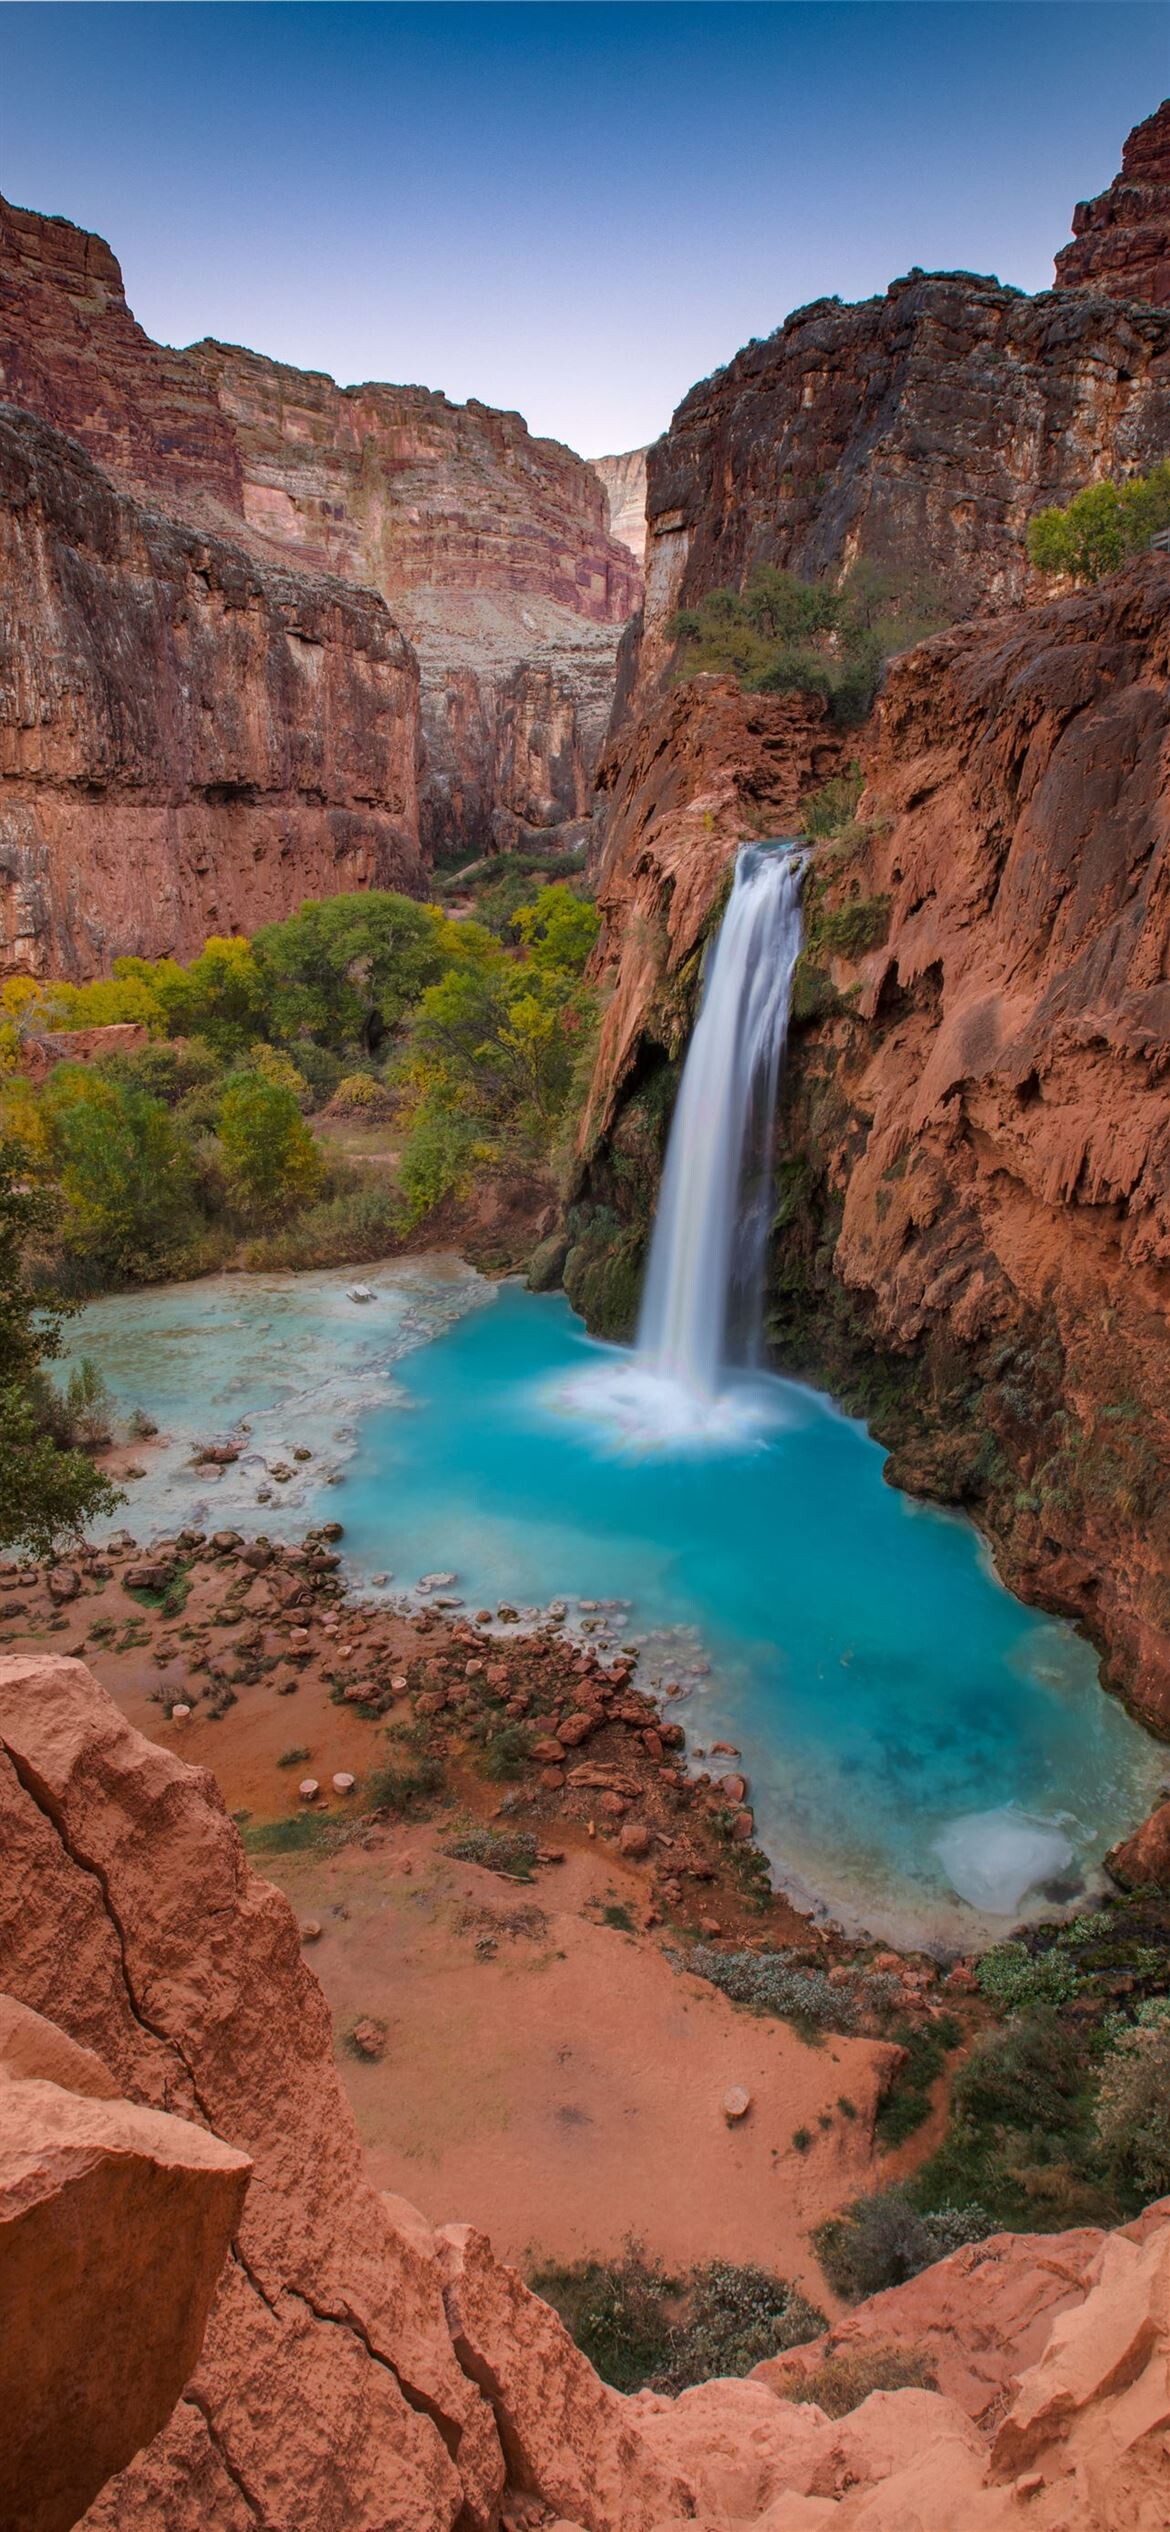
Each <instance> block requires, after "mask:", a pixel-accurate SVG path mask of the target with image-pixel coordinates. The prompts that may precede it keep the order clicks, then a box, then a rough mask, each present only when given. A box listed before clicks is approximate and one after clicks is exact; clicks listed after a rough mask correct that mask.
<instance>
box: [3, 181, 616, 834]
mask: <svg viewBox="0 0 1170 2532" xmlns="http://www.w3.org/2000/svg"><path fill="white" fill-rule="evenodd" d="M0 257H2V259H3V279H2V282H0V388H2V389H3V391H4V392H5V393H6V394H7V395H8V396H10V397H11V398H12V399H13V401H15V402H17V403H19V404H21V405H24V406H26V407H28V408H30V409H31V410H33V411H34V412H36V413H39V414H41V415H42V416H43V417H44V418H45V419H46V420H47V421H50V422H52V423H53V424H54V425H55V426H56V427H57V428H58V429H59V430H62V431H65V432H68V433H69V434H70V435H71V436H72V437H74V438H76V439H78V440H80V441H81V442H82V444H83V445H84V446H85V447H86V448H88V449H89V451H90V453H91V455H93V456H94V457H96V458H97V459H98V461H99V463H100V464H101V465H102V466H103V467H105V468H106V469H107V471H108V472H109V473H110V474H111V476H112V477H113V479H114V480H115V482H116V483H118V484H119V485H120V486H121V487H122V488H124V489H126V490H129V491H131V492H133V493H134V494H135V495H137V496H140V497H144V498H147V499H149V500H150V501H151V502H152V503H157V504H159V505H160V506H162V507H163V508H165V509H166V510H167V511H169V512H170V513H172V514H173V515H175V516H176V517H179V518H181V519H183V520H184V521H187V522H189V523H195V524H198V525H200V526H202V527H205V528H210V529H212V530H214V531H215V532H216V533H218V534H220V535H223V534H229V535H231V536H232V538H233V539H234V540H235V541H236V542H241V543H243V544H244V545H245V546H246V547H247V548H248V550H249V551H251V552H253V553H254V554H256V555H257V556H258V557H259V558H262V559H264V560H266V561H268V562H272V561H277V562H279V563H282V564H283V565H284V566H285V567H286V568H287V569H290V570H292V571H295V572H297V573H304V572H306V571H311V572H325V573H327V574H329V575H330V576H332V577H336V578H340V579H343V580H346V581H349V582H351V583H353V584H354V585H355V586H359V587H362V588H367V589H372V590H375V591H377V592H379V593H380V594H381V595H382V596H383V597H384V598H386V599H387V600H388V601H389V603H390V605H391V608H392V611H393V614H394V616H395V619H396V621H397V622H398V623H399V625H400V626H401V627H402V629H403V630H404V631H405V632H406V633H407V635H408V636H409V637H410V639H411V641H412V642H413V644H414V646H415V649H416V651H417V653H418V657H419V661H420V664H421V669H422V680H421V714H422V733H423V756H422V763H421V768H420V819H421V833H422V841H423V848H424V852H425V853H426V854H427V855H428V856H429V857H431V856H434V855H440V856H442V857H445V858H452V857H457V856H458V855H459V854H461V853H462V854H463V855H465V856H472V855H475V854H476V853H478V852H481V851H488V850H491V849H493V848H495V847H497V846H499V845H502V844H503V845H508V844H513V843H516V842H518V841H519V842H523V841H525V840H528V839H530V838H533V837H534V838H535V839H536V840H537V841H539V842H540V843H542V844H546V843H549V842H552V843H554V844H555V843H556V841H557V840H558V837H557V834H556V832H555V831H556V830H558V829H562V830H563V829H571V828H572V827H573V826H574V824H575V823H576V822H577V821H579V820H580V819H581V817H582V816H583V815H584V814H585V812H586V811H587V808H588V804H589V796H590V790H591V784H592V776H593V769H594V764H595V761H596V757H597V753H598V749H599V747H600V744H601V740H602V738H603V736H604V731H605V725H606V720H607V717H608V712H609V703H610V697H611V693H612V686H613V677H614V663H615V656H616V651H617V645H618V640H619V638H620V632H621V627H622V625H623V623H624V622H625V620H626V618H627V617H628V616H629V615H630V613H631V611H632V609H633V608H634V607H635V606H636V605H637V603H638V599H639V596H640V589H641V582H640V575H639V573H638V570H637V567H636V565H635V563H634V561H633V559H632V557H631V554H630V552H629V550H628V548H627V546H625V545H624V544H622V543H619V542H617V541H616V540H615V539H614V538H613V537H612V536H611V535H610V534H609V531H608V526H607V510H606V496H605V492H604V490H603V488H602V486H601V484H600V482H599V479H598V477H597V476H596V475H595V474H594V472H593V470H592V468H591V467H589V466H587V465H586V464H585V463H584V461H583V460H582V459H581V458H579V457H576V456H574V455H573V453H572V451H571V450H569V449H566V448H563V447H561V446H560V444H559V443H558V442H556V441H554V440H542V439H536V438H534V437H533V436H532V434H531V433H530V432H529V431H528V430H527V428H526V427H525V424H524V422H523V421H522V419H521V417H520V415H519V414H516V413H501V412H496V411H494V410H493V409H492V408H491V407H489V406H487V405H483V404H479V403H476V402H474V401H473V402H471V403H469V404H466V405H456V404H452V403H450V402H449V400H448V398H447V397H446V396H444V395H441V394H437V393H434V392H432V391H431V390H430V389H428V388H425V387H410V386H407V387H395V386H382V385H376V384H373V385H367V386H361V387H350V388H341V387H338V386H337V385H336V384H335V382H334V380H333V379H331V378H328V377H326V376H325V375H324V374H322V373H320V372H316V371H303V370H297V369H292V368H290V367H288V366H287V365H285V364H284V363H281V362H279V361H271V360H266V359H264V358H263V357H262V356H261V355H260V354H258V353H253V352H249V351H245V350H241V349H239V348H238V347H236V346H233V345H229V344H222V343H214V342H205V343H199V344H195V345H193V346H192V347H191V348H190V349H188V350H186V351H172V350H168V349H166V348H164V347H162V346H160V345H158V344H155V343H152V342H151V340H150V338H149V336H147V335H146V334H145V333H144V332H143V329H142V328H141V326H139V325H137V324H136V322H135V320H134V318H133V316H132V315H131V313H130V311H129V309H128V307H127V305H126V299H125V293H124V290H123V286H122V277H121V273H120V271H119V268H118V265H117V262H116V260H115V258H114V256H113V255H112V254H111V252H110V249H109V248H108V246H106V245H105V243H104V241H103V240H102V239H100V238H95V237H91V236H89V235H88V234H87V233H86V232H85V231H84V230H80V229H76V228H74V227H72V225H71V224H70V223H69V222H67V221H57V220H46V219H42V218H40V217H39V216H38V215H36V214H35V213H31V212H21V211H16V210H13V209H12V208H11V207H10V206H8V205H7V204H0ZM514 769H518V770H516V776H515V780H513V771H514ZM550 830H553V831H554V832H553V833H552V834H551V835H550V832H549V831H550ZM564 840H566V841H576V840H577V839H576V837H575V836H574V835H572V834H571V833H570V834H568V835H566V836H565V838H564Z"/></svg>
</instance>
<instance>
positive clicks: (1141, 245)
mask: <svg viewBox="0 0 1170 2532" xmlns="http://www.w3.org/2000/svg"><path fill="white" fill-rule="evenodd" d="M1072 225H1073V238H1072V244H1071V245H1070V246H1062V247H1061V250H1060V253H1059V255H1058V256H1057V258H1056V281H1057V287H1058V289H1060V290H1092V291H1095V292H1097V293H1098V294H1099V296H1100V297H1102V298H1107V299H1143V300H1145V301H1146V302H1147V304H1148V305H1150V306H1153V307H1157V308H1166V307H1170V97H1167V98H1165V99H1164V100H1163V102H1162V104H1161V105H1160V106H1159V107H1158V108H1157V110H1156V112H1155V113H1153V114H1149V115H1147V116H1146V120H1145V122H1144V123H1139V124H1137V125H1136V127H1135V129H1134V130H1133V131H1132V132H1131V133H1130V136H1129V139H1128V140H1127V142H1126V144H1125V148H1124V149H1123V151H1122V153H1121V173H1120V175H1119V176H1115V177H1114V179H1113V182H1112V184H1111V185H1110V186H1108V187H1107V189H1106V191H1105V192H1104V193H1099V194H1098V195H1097V196H1096V197H1095V199H1094V200H1093V201H1092V202H1078V204H1077V207H1076V210H1075V211H1074V212H1073V220H1072Z"/></svg>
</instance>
